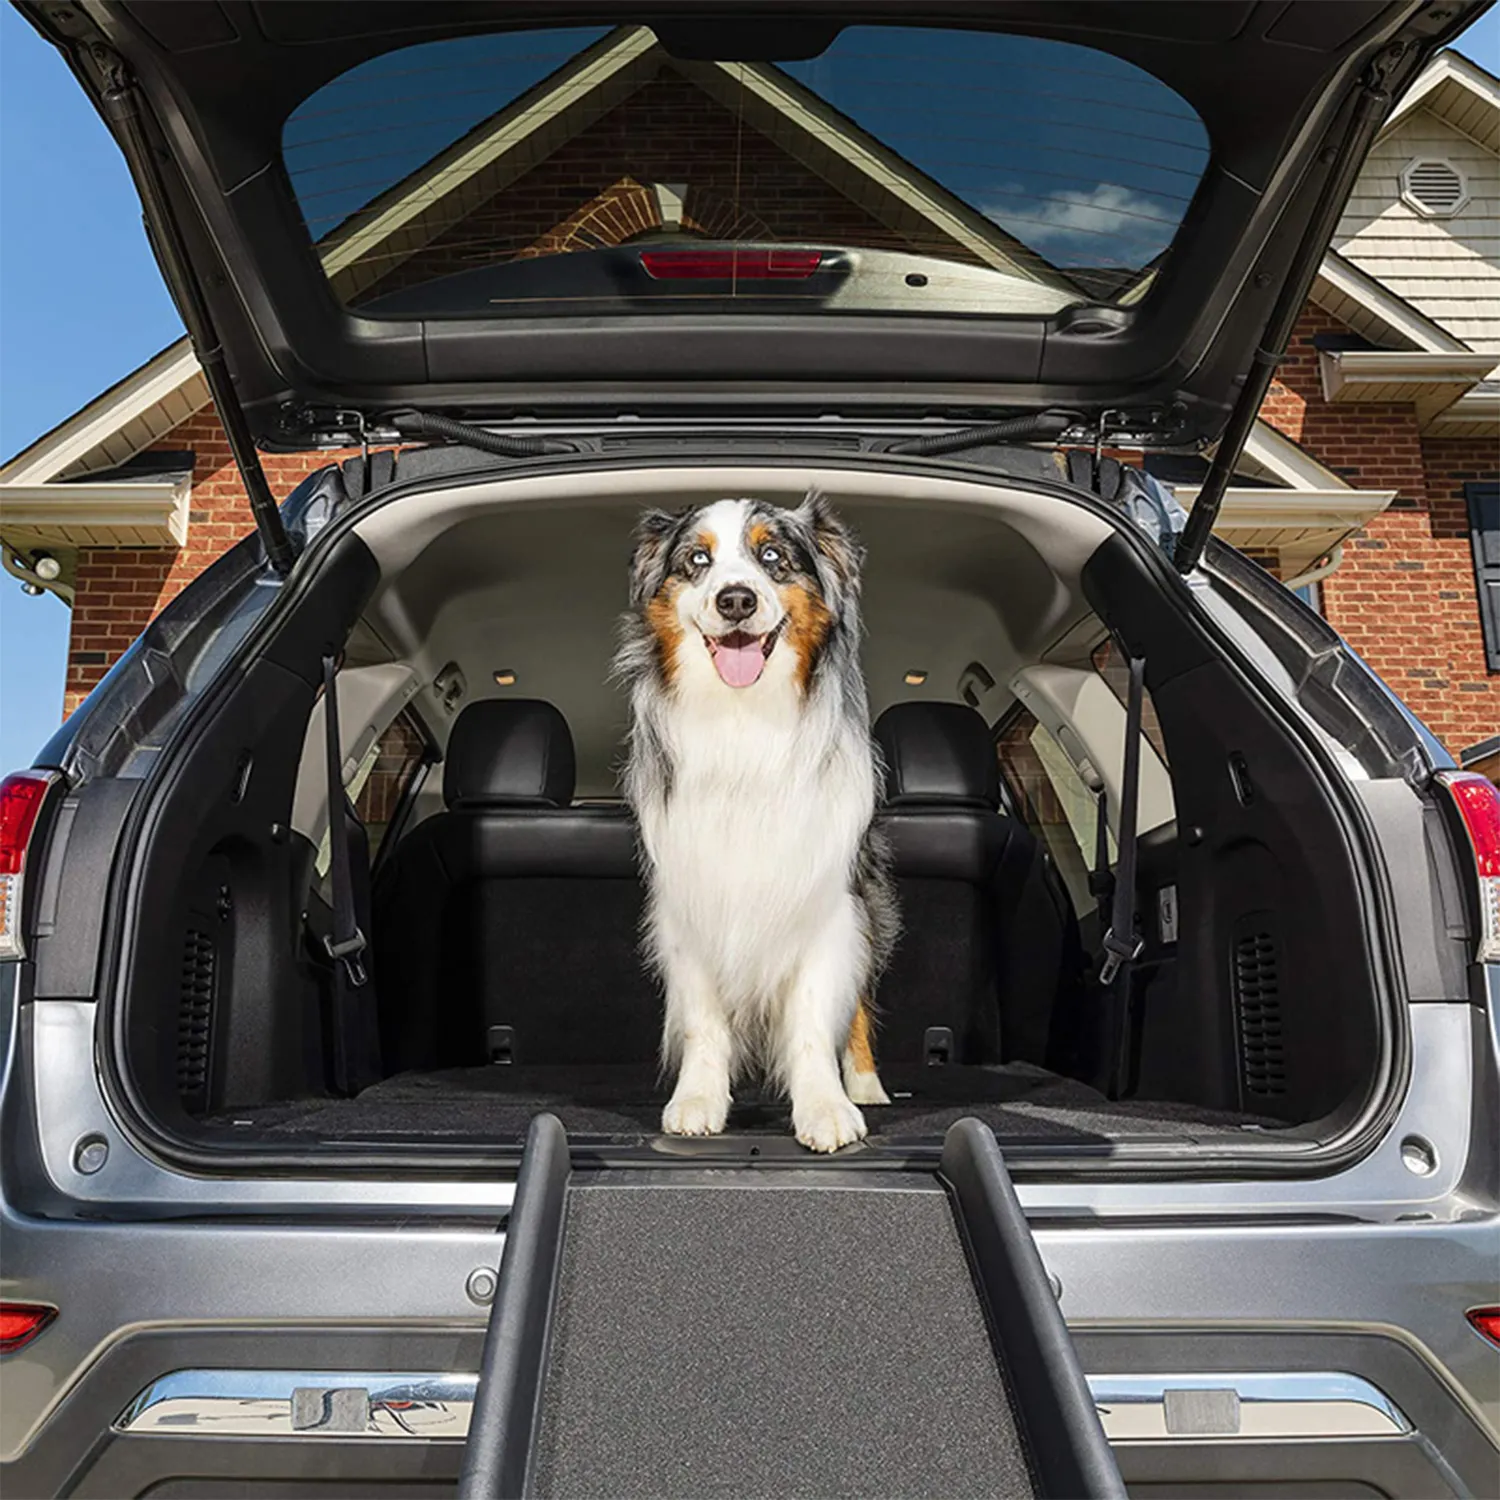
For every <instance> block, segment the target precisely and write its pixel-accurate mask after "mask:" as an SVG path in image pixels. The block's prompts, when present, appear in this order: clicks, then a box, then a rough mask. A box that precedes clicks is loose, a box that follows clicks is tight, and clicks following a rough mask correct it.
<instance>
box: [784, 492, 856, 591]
mask: <svg viewBox="0 0 1500 1500" xmlns="http://www.w3.org/2000/svg"><path fill="white" fill-rule="evenodd" d="M794 514H795V516H796V518H797V519H798V520H799V521H800V522H801V523H802V524H803V525H804V526H806V527H807V529H808V531H809V533H810V534H811V535H812V539H813V545H814V546H815V547H816V548H817V549H818V555H819V556H820V557H821V558H822V559H823V560H824V561H825V562H826V563H827V564H828V565H829V567H831V568H832V569H833V572H834V576H835V577H836V578H837V579H838V581H839V583H840V585H841V586H842V587H843V588H844V589H846V590H849V589H853V588H855V587H857V585H858V582H859V569H860V565H861V564H862V563H863V562H864V560H865V549H864V548H863V547H861V546H860V544H859V539H858V538H857V537H856V536H855V535H854V533H853V532H852V531H850V530H849V528H848V527H847V526H846V525H844V523H843V522H842V521H841V520H840V519H839V517H838V513H837V512H836V511H835V510H834V508H833V506H832V505H830V504H829V502H828V497H827V496H826V495H824V494H823V492H822V491H821V490H809V491H808V492H807V498H806V499H805V500H804V501H803V502H802V504H801V505H799V506H798V507H797V509H796V511H795V512H794Z"/></svg>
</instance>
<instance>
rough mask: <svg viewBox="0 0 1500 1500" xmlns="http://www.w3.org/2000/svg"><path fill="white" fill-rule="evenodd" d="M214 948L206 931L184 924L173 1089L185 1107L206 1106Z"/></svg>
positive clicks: (214, 973) (211, 1027)
mask: <svg viewBox="0 0 1500 1500" xmlns="http://www.w3.org/2000/svg"><path fill="white" fill-rule="evenodd" d="M218 957H219V955H218V951H217V949H216V948H215V946H214V940H213V939H212V938H211V937H209V936H208V934H207V933H204V932H199V931H198V930H197V929H196V928H192V927H190V928H188V931H187V936H186V938H185V939H184V941H183V945H182V987H181V992H180V998H179V1001H178V1010H177V1092H178V1094H179V1095H180V1096H181V1099H182V1102H183V1104H185V1105H186V1106H187V1107H188V1108H189V1109H195V1108H196V1109H205V1108H207V1106H208V1059H209V1043H210V1041H211V1039H212V1032H213V1013H214V983H215V980H216V978H217V977H218V976H217V970H218Z"/></svg>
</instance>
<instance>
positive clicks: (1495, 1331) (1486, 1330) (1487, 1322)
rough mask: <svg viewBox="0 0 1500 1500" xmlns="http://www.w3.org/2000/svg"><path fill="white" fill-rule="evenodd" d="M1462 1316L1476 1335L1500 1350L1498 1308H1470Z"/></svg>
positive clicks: (1499, 1310)
mask: <svg viewBox="0 0 1500 1500" xmlns="http://www.w3.org/2000/svg"><path fill="white" fill-rule="evenodd" d="M1464 1316H1465V1317H1466V1318H1467V1319H1468V1320H1469V1322H1470V1323H1471V1324H1472V1325H1473V1327H1474V1331H1475V1332H1476V1333H1478V1334H1480V1335H1481V1336H1482V1337H1484V1338H1487V1339H1488V1340H1489V1341H1490V1343H1492V1344H1494V1345H1495V1347H1496V1348H1500V1307H1471V1308H1470V1309H1469V1310H1468V1312H1466V1313H1465V1314H1464Z"/></svg>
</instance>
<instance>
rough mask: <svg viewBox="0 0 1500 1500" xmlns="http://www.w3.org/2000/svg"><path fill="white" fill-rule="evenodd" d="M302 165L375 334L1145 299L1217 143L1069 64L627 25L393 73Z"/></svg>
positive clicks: (346, 108)
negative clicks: (710, 37) (713, 40)
mask: <svg viewBox="0 0 1500 1500" xmlns="http://www.w3.org/2000/svg"><path fill="white" fill-rule="evenodd" d="M283 154H284V158H285V163H286V168H287V172H288V174H289V175H290V178H291V181H292V185H293V188H294V190H295V192H296V196H297V200H298V202H299V204H300V206H301V209H302V212H303V216H304V218H305V220H306V223H307V227H308V230H309V232H310V233H311V236H312V238H313V240H314V241H315V242H316V245H317V250H318V254H319V255H320V257H321V260H322V263H323V267H324V270H325V272H326V274H327V275H328V277H329V279H330V281H331V282H332V284H333V286H334V289H335V291H336V292H337V293H338V295H339V297H340V298H341V300H342V301H344V302H345V303H346V304H348V305H351V306H357V307H359V308H361V309H362V310H363V311H365V312H367V313H369V314H370V315H373V316H401V317H406V316H423V315H427V316H444V315H447V316H470V317H473V316H504V315H507V314H510V315H515V314H527V315H535V314H537V313H546V312H557V313H567V312H585V313H591V314H592V313H597V312H601V311H603V312H608V311H637V312H638V311H649V310H651V309H653V308H660V309H661V310H663V311H668V310H672V311H675V310H681V309H684V308H687V309H700V310H718V309H725V310H752V311H756V310H759V311H764V310H777V309H786V310H790V311H800V312H816V311H825V310H833V311H850V312H871V311H880V312H910V313H922V312H940V313H945V314H946V313H955V312H957V313H990V314H1005V313H1010V314H1046V313H1050V312H1055V311H1057V310H1059V309H1061V308H1063V307H1067V306H1070V305H1073V304H1076V303H1079V302H1085V301H1111V300H1114V301H1120V300H1124V301H1130V300H1134V299H1135V298H1137V297H1139V296H1140V295H1142V293H1143V291H1144V289H1145V287H1146V285H1147V284H1148V282H1149V279H1150V276H1151V273H1152V271H1153V270H1154V269H1155V267H1156V266H1157V265H1159V263H1160V261H1161V258H1162V257H1163V256H1164V255H1165V254H1166V253H1167V251H1168V249H1169V247H1170V245H1171V241H1172V237H1173V234H1174V233H1175V231H1176V229H1177V226H1178V224H1179V223H1180V222H1181V220H1182V217H1183V215H1184V213H1185V212H1186V210H1187V205H1188V202H1189V200H1190V199H1191V197H1192V195H1193V192H1194V190H1195V189H1196V187H1197V184H1198V181H1199V178H1200V177H1201V176H1202V173H1203V169H1204V167H1205V165H1206V162H1207V159H1208V143H1207V138H1206V135H1205V133H1204V130H1203V126H1202V124H1201V122H1200V121H1199V120H1198V118H1197V116H1196V115H1195V114H1194V113H1193V112H1192V111H1191V110H1190V109H1189V108H1188V106H1187V105H1186V104H1185V103H1184V102H1183V101H1182V99H1181V98H1179V97H1178V96H1177V95H1176V94H1175V93H1173V92H1172V91H1171V90H1170V89H1168V88H1167V87H1166V86H1165V85H1164V84H1162V83H1159V82H1158V81H1157V80H1156V79H1154V78H1152V77H1151V76H1150V75H1149V74H1147V73H1145V72H1142V71H1141V70H1140V69H1138V68H1135V67H1133V66H1132V65H1130V64H1128V63H1125V62H1122V61H1120V60H1118V59H1116V58H1112V57H1109V56H1107V55H1106V54H1104V53H1100V52H1096V51H1094V50H1092V49H1090V48H1086V47H1079V46H1074V45H1072V44H1068V43H1062V42H1052V41H1042V40H1037V39H1034V38H1026V37H1015V36H1007V35H1004V34H1001V33H995V32H975V31H958V30H939V29H934V28H921V27H895V26H850V27H846V28H845V29H844V30H843V31H842V32H840V33H839V34H838V36H837V37H836V38H835V39H834V40H833V42H832V43H831V44H830V45H829V46H828V47H827V48H826V50H825V51H824V52H823V53H822V54H821V55H820V56H818V57H815V58H812V59H809V60H799V61H787V62H782V63H771V62H714V61H702V60H695V61H689V60H684V59H679V58H674V57H671V56H669V55H668V54H667V52H666V51H665V50H664V48H663V47H662V45H661V44H660V42H659V41H658V40H657V38H656V36H655V34H654V33H653V32H652V31H651V30H650V28H648V27H644V26H624V27H618V28H615V29H613V30H607V31H606V30H603V29H599V28H594V29H579V28H573V29H567V30H551V31H531V32H508V33H504V34H501V35H492V36H483V37H465V38H458V39H455V40H451V41H443V42H433V43H426V44H423V45H421V46H416V47H409V48H405V49H401V50H399V51H395V52H390V53H386V54H385V55H384V56H382V57H379V58H376V59H374V60H372V61H370V62H367V63H364V64H361V65H360V66H359V67H356V68H354V69H351V70H350V71H349V72H348V73H346V74H344V75H342V76H341V77H339V78H336V79H334V80H333V81H332V82H331V83H329V84H327V85H326V86H325V87H323V88H322V89H320V90H319V91H318V92H317V93H316V94H314V95H312V96H311V97H310V98H308V99H307V100H305V101H304V103H303V104H302V105H301V106H299V107H298V109H297V110H296V111H295V112H294V113H293V114H292V115H291V116H290V118H289V119H288V120H287V122H286V125H285V127H284V130H283Z"/></svg>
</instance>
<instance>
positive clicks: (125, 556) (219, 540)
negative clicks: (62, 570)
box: [63, 405, 341, 717]
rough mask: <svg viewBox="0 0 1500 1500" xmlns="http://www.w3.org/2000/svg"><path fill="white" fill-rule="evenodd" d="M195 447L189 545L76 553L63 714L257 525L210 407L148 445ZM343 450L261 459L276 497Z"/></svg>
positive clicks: (180, 449)
mask: <svg viewBox="0 0 1500 1500" xmlns="http://www.w3.org/2000/svg"><path fill="white" fill-rule="evenodd" d="M153 446H154V447H155V448H158V449H161V450H163V451H166V452H183V451H186V450H191V451H192V452H193V454H194V459H195V461H194V464H193V491H192V499H191V506H192V509H191V510H190V511H189V513H188V540H187V546H185V547H183V548H181V549H180V550H177V549H173V548H170V547H86V548H83V549H82V550H81V551H80V552H79V554H78V577H77V584H76V588H75V593H74V600H73V616H72V624H71V627H70V631H69V637H68V676H67V683H66V687H65V689H64V694H63V715H64V717H66V716H67V715H68V714H70V713H72V712H73V710H74V709H75V708H77V707H78V705H79V704H80V703H82V702H83V700H84V699H85V698H86V697H88V695H89V693H90V692H91V691H92V690H93V687H94V685H95V684H96V683H97V682H98V681H99V679H100V678H101V677H103V676H104V674H105V673H106V672H107V671H108V670H109V669H110V667H111V666H113V665H114V663H115V661H116V659H117V658H118V657H119V656H120V654H121V653H122V652H123V651H124V650H125V648H126V647H127V646H128V645H129V644H130V643H131V641H133V640H134V639H135V638H136V636H138V635H139V634H140V633H141V631H143V630H144V629H145V628H146V626H147V624H149V623H150V621H151V619H152V618H153V616H155V615H156V614H157V612H158V611H159V610H161V609H162V608H163V606H164V605H166V604H167V603H168V602H169V601H170V600H172V599H175V598H176V597H177V595H178V594H179V593H181V592H182V590H183V589H184V588H185V587H186V586H187V585H188V584H189V583H190V582H191V581H192V580H193V579H194V578H196V577H197V576H198V574H200V573H201V572H202V571H203V570H204V569H205V568H206V567H208V565H209V564H210V563H211V562H213V560H214V559H215V558H216V557H220V556H222V554H224V553H225V552H227V551H228V550H229V549H230V548H231V547H232V546H233V545H234V544H235V543H236V542H237V541H239V540H240V539H241V538H242V537H244V536H247V535H248V534H249V533H250V532H252V531H254V530H255V523H254V521H252V520H251V517H250V502H249V500H248V499H247V498H246V496H245V489H244V486H243V485H242V484H241V483H240V477H239V471H238V470H237V469H236V468H235V466H234V460H233V459H232V458H231V457H230V456H229V444H228V442H227V441H226V439H225V437H224V433H223V429H222V428H221V427H220V426H219V419H218V416H217V414H216V413H215V411H214V409H213V407H212V406H211V405H210V406H207V407H205V408H204V409H203V410H202V411H200V412H198V413H196V414H195V415H194V416H192V417H189V418H188V420H187V421H185V422H183V423H182V424H181V425H180V426H178V427H175V428H173V430H172V431H171V432H169V433H168V434H167V435H166V437H164V438H163V439H162V440H161V442H159V443H156V444H154V445H153ZM339 456H341V455H337V454H326V453H307V454H291V455H278V454H265V455H263V456H262V459H261V463H262V466H263V467H264V469H265V471H266V477H267V478H268V479H269V480H270V482H271V489H272V491H273V492H274V493H275V495H276V497H277V498H278V499H281V498H283V497H285V496H286V495H287V494H289V493H290V492H291V491H292V490H293V489H294V488H295V487H296V486H297V484H298V483H299V482H300V481H301V480H302V479H303V478H304V477H305V476H306V475H308V474H310V473H312V472H313V471H314V470H315V469H321V468H322V467H323V466H324V464H326V463H329V462H331V461H332V460H333V459H334V458H336V457H339Z"/></svg>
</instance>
